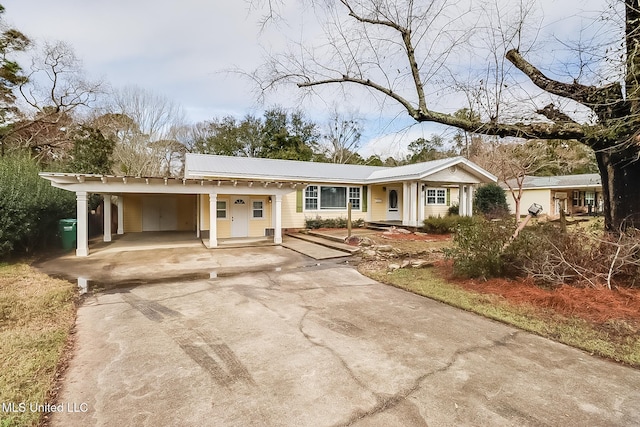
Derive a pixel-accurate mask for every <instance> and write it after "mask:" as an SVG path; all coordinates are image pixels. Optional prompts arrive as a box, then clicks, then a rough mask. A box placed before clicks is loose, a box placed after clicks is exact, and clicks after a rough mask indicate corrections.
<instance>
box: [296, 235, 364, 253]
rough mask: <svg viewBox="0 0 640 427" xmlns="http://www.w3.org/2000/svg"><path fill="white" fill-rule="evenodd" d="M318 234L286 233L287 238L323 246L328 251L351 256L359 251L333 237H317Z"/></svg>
mask: <svg viewBox="0 0 640 427" xmlns="http://www.w3.org/2000/svg"><path fill="white" fill-rule="evenodd" d="M318 234H319V233H316V234H315V235H314V234H311V233H309V234H305V233H287V236H289V237H293V238H295V239H299V240H304V241H307V242H310V243H315V244H316V245H320V246H324V247H326V248H329V249H335V250H338V251H342V252H346V253H348V254H353V253H355V252H357V251H358V250H359V248H358V247H356V246H350V245H347V244H346V243H342V240H341V239H339V238H337V237H335V236H327V235H326V234H325V235H318Z"/></svg>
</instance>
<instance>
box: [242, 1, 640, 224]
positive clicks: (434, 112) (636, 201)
mask: <svg viewBox="0 0 640 427" xmlns="http://www.w3.org/2000/svg"><path fill="white" fill-rule="evenodd" d="M312 3H313V5H314V6H315V10H316V11H317V13H318V15H319V19H321V20H322V22H323V23H324V24H325V27H324V34H325V35H326V37H325V38H324V39H318V41H317V42H316V43H315V44H314V43H313V42H311V41H305V42H303V43H301V44H299V45H297V46H296V47H295V48H294V49H292V50H291V51H290V52H289V53H283V54H282V55H276V56H273V57H272V58H271V59H270V60H268V61H267V62H266V63H265V65H264V67H262V68H260V69H259V70H257V71H256V73H255V74H254V78H255V79H256V81H259V82H261V83H262V84H261V88H262V89H265V90H266V89H269V88H272V87H274V86H275V85H277V84H281V83H286V82H289V83H290V82H293V83H295V84H296V85H297V86H298V87H300V88H303V89H307V90H312V91H313V90H319V89H320V88H321V87H323V86H327V85H333V84H339V85H350V86H355V87H360V88H363V89H366V90H367V91H368V92H367V93H368V94H369V95H371V96H377V97H378V99H381V100H383V101H393V103H395V104H396V105H398V106H400V107H401V108H402V109H404V111H405V112H406V114H408V115H409V116H410V117H412V118H413V119H414V120H415V121H417V122H435V123H440V124H444V125H449V126H453V127H456V128H459V129H462V130H466V131H468V132H472V133H479V134H485V135H496V136H500V137H517V138H527V139H576V140H578V141H580V142H581V143H583V144H585V145H587V146H588V147H591V148H592V149H593V150H594V151H595V152H596V158H597V161H598V167H599V171H600V175H601V177H602V183H603V196H604V209H605V224H606V227H607V229H609V230H611V231H617V230H619V229H620V226H621V225H623V224H625V223H631V224H633V223H635V224H640V187H638V186H637V182H640V163H639V162H638V159H640V135H639V133H638V129H639V128H640V126H639V124H640V5H639V2H638V0H624V1H622V0H617V1H612V2H611V3H610V4H609V5H607V6H608V9H607V11H605V12H606V13H607V14H606V15H602V14H599V15H597V19H593V20H591V21H590V25H591V32H592V33H595V35H594V36H593V37H592V38H591V42H590V43H588V44H587V43H586V41H585V40H579V41H578V43H572V42H571V41H568V42H565V43H564V44H560V46H559V49H561V50H566V49H567V47H572V50H571V55H572V56H573V59H574V60H573V61H572V62H573V63H577V64H578V67H566V65H567V64H566V62H563V61H562V60H560V61H558V60H554V56H553V55H545V58H542V57H539V58H537V60H538V61H539V62H540V63H544V61H545V60H547V61H548V62H547V64H546V67H547V69H546V70H543V69H542V68H539V67H536V66H535V65H533V64H532V63H531V62H529V60H527V57H528V56H531V57H533V58H536V57H535V56H534V55H533V54H532V53H530V48H531V46H533V44H534V42H535V41H536V37H537V34H538V29H539V28H540V23H539V22H535V23H534V24H533V25H530V23H529V22H528V21H527V19H529V18H530V17H531V14H530V12H529V10H530V9H529V8H528V7H527V6H526V4H523V7H520V8H519V9H517V12H516V13H517V14H518V16H517V17H516V18H517V19H513V20H512V21H511V22H513V24H511V23H510V24H509V25H508V27H509V28H508V30H509V31H504V33H505V34H507V35H509V34H510V35H509V36H508V37H505V38H504V39H503V40H502V41H501V42H500V43H497V44H496V43H494V45H495V46H494V52H490V51H491V49H489V52H487V51H486V50H485V51H483V50H482V49H479V48H476V46H474V44H473V43H474V41H476V42H477V40H478V39H480V38H481V37H485V36H486V35H487V31H488V29H491V28H493V27H495V24H496V23H498V24H499V25H501V26H502V23H503V22H505V21H504V20H503V19H502V18H500V19H497V18H496V19H493V21H492V20H491V19H489V18H491V17H494V18H495V17H496V16H497V15H496V14H490V13H488V12H489V11H492V10H494V11H500V10H502V9H503V8H504V7H507V6H508V5H509V2H506V0H505V1H502V0H496V1H492V2H488V3H487V2H484V3H481V2H477V1H470V0H458V1H445V0H434V1H429V2H414V1H413V0H396V1H392V0H334V1H331V0H324V1H319V0H318V1H313V2H312ZM494 5H497V6H494ZM603 16H605V19H602V17H603ZM585 27H586V24H585ZM594 27H598V28H597V29H596V30H595V31H594V30H593V28H594ZM502 29H503V30H504V29H505V28H504V26H503V28H502ZM525 31H529V33H528V36H527V37H526V38H525V37H523V35H525ZM316 37H317V35H316ZM525 41H526V42H527V43H530V44H525ZM621 41H622V43H621ZM489 47H491V46H489ZM545 48H546V50H547V51H549V50H550V49H553V48H554V47H552V46H549V45H547V46H545ZM555 48H558V46H557V45H556V46H555ZM492 55H493V58H494V59H493V64H495V63H496V58H506V60H507V61H508V62H502V61H498V63H499V64H502V70H503V71H504V73H503V72H498V73H497V74H496V75H494V77H492V78H493V81H492V83H491V85H490V87H491V88H493V90H492V91H489V90H488V88H486V89H485V90H482V89H483V84H482V82H478V84H475V83H474V82H473V81H472V77H473V75H474V74H473V73H468V70H469V69H470V68H473V67H470V66H469V64H476V63H481V62H484V63H485V64H489V63H491V61H492V59H491V57H492ZM506 65H508V67H505V66H506ZM558 69H561V70H562V71H563V72H564V73H565V75H561V74H560V73H559V72H557V70H558ZM461 74H462V75H464V74H466V75H467V76H468V77H467V81H471V83H472V84H471V86H473V87H477V88H479V89H478V90H480V91H481V92H483V93H484V94H485V98H484V99H485V100H487V105H488V106H489V107H491V106H493V107H495V108H493V109H492V108H487V109H486V110H487V112H486V113H485V112H483V111H481V112H480V113H481V114H483V115H482V116H481V117H480V118H479V119H475V118H472V117H461V116H456V115H454V114H453V113H452V112H448V111H447V108H446V106H445V104H444V103H443V102H440V101H442V100H443V99H447V100H448V101H456V100H459V101H458V103H459V104H460V105H458V108H456V110H457V109H459V108H460V107H464V106H466V105H464V103H465V102H466V101H465V99H468V92H464V91H462V90H460V89H459V86H458V85H455V84H452V78H453V79H454V80H457V81H460V80H463V81H464V79H460V78H459V77H458V76H460V75H461ZM486 75H487V78H489V77H491V76H492V73H491V72H489V73H486ZM503 75H504V76H507V77H508V79H507V78H506V77H505V78H504V79H503V77H502V76H503ZM496 76H497V77H496ZM522 76H524V77H526V79H525V80H523V78H522ZM569 76H570V77H569ZM476 99H478V97H476ZM498 107H499V108H498ZM516 107H517V108H516Z"/></svg>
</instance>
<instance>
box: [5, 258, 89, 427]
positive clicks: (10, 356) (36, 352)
mask: <svg viewBox="0 0 640 427" xmlns="http://www.w3.org/2000/svg"><path fill="white" fill-rule="evenodd" d="M75 297H76V293H75V287H74V285H73V284H71V283H69V282H67V281H64V280H58V279H53V278H51V277H49V276H47V275H45V274H43V273H40V272H38V271H37V270H35V269H34V268H33V267H31V266H30V265H29V264H26V263H16V264H0V403H3V404H5V405H7V404H12V403H13V404H15V405H16V408H18V405H19V404H20V403H25V404H26V410H25V411H24V412H20V411H17V412H10V411H9V412H8V411H2V407H0V426H1V427H7V426H36V425H38V423H39V422H40V417H41V416H42V415H43V414H41V413H38V412H31V411H30V410H29V404H30V403H34V404H40V405H42V404H45V403H50V402H47V399H48V397H49V393H50V390H51V388H52V386H53V384H54V382H55V374H56V368H57V366H58V364H59V361H60V359H61V357H62V355H63V353H64V348H65V344H66V342H67V338H68V336H69V332H70V330H71V328H72V326H73V323H74V320H75V314H76V306H75ZM7 408H8V406H5V409H7Z"/></svg>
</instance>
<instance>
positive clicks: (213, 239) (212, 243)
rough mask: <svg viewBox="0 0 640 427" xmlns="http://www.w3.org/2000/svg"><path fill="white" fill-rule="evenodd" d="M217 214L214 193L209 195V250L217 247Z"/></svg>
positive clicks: (216, 199) (216, 198)
mask: <svg viewBox="0 0 640 427" xmlns="http://www.w3.org/2000/svg"><path fill="white" fill-rule="evenodd" d="M217 212H218V195H217V194H216V193H210V194H209V248H215V247H217V246H218V228H217V225H218V224H217V217H218V215H217Z"/></svg>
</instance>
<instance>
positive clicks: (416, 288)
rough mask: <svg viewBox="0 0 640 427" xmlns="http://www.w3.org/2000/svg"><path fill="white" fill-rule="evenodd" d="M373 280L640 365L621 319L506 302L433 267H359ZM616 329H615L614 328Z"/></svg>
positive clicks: (635, 340)
mask: <svg viewBox="0 0 640 427" xmlns="http://www.w3.org/2000/svg"><path fill="white" fill-rule="evenodd" d="M361 273H363V274H366V275H367V276H369V277H371V278H372V279H374V280H377V281H379V282H382V283H386V284H389V285H393V286H396V287H398V288H401V289H405V290H408V291H410V292H413V293H416V294H418V295H422V296H425V297H429V298H432V299H434V300H437V301H441V302H444V303H446V304H448V305H451V306H454V307H458V308H461V309H463V310H467V311H471V312H474V313H477V314H480V315H482V316H485V317H488V318H490V319H494V320H498V321H500V322H504V323H507V324H510V325H513V326H516V327H518V328H520V329H523V330H526V331H529V332H533V333H535V334H538V335H540V336H543V337H546V338H550V339H553V340H555V341H558V342H561V343H564V344H568V345H570V346H573V347H576V348H580V349H582V350H585V351H587V352H589V353H591V354H594V355H598V356H601V357H606V358H609V359H613V360H615V361H618V362H622V363H626V364H629V365H631V366H635V367H640V337H639V336H638V334H634V333H625V329H626V325H625V322H624V321H616V322H614V323H615V324H611V325H607V328H608V329H610V330H609V331H607V330H606V329H605V328H603V327H602V325H600V326H599V325H595V324H593V323H590V322H588V321H586V320H583V319H579V318H574V317H565V316H561V315H559V314H557V313H554V312H552V311H550V310H542V309H537V308H535V307H533V306H525V305H515V304H510V303H509V302H507V301H506V300H505V299H504V298H502V297H501V296H498V295H489V294H482V293H478V292H473V291H469V290H466V289H464V288H461V287H459V286H456V285H455V284H451V283H448V282H447V281H446V280H444V279H441V278H439V277H438V276H437V275H436V274H435V272H434V271H433V268H425V269H399V270H395V271H393V272H391V273H388V272H387V270H386V269H364V268H362V269H361ZM616 330H617V331H616Z"/></svg>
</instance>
